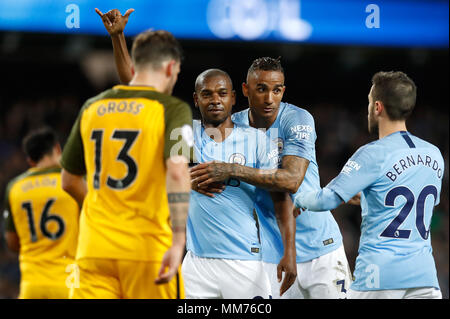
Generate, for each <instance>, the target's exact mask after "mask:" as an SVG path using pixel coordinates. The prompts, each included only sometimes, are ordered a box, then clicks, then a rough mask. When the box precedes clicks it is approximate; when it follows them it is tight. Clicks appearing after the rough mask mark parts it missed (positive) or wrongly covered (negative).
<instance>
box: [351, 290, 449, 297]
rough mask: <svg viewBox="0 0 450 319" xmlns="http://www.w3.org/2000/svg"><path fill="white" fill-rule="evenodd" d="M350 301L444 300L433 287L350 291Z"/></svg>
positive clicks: (439, 292)
mask: <svg viewBox="0 0 450 319" xmlns="http://www.w3.org/2000/svg"><path fill="white" fill-rule="evenodd" d="M347 298H348V299H442V293H441V291H440V290H439V289H436V288H432V287H425V288H409V289H391V290H370V291H357V290H352V289H349V291H348V293H347Z"/></svg>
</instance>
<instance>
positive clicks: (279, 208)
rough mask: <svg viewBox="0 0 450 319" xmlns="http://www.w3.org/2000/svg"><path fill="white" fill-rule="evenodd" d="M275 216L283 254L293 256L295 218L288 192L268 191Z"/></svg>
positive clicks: (294, 249)
mask: <svg viewBox="0 0 450 319" xmlns="http://www.w3.org/2000/svg"><path fill="white" fill-rule="evenodd" d="M270 195H271V197H272V201H273V205H274V209H275V216H276V219H277V223H278V228H279V229H280V233H281V239H282V241H283V246H284V255H285V256H287V255H289V256H293V257H294V256H295V253H296V248H295V226H296V224H295V218H294V216H293V215H292V201H291V199H290V197H289V194H288V193H278V192H271V193H270Z"/></svg>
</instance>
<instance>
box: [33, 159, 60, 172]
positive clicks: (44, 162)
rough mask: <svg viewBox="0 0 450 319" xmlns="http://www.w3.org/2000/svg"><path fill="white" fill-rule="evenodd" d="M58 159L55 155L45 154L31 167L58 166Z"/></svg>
mask: <svg viewBox="0 0 450 319" xmlns="http://www.w3.org/2000/svg"><path fill="white" fill-rule="evenodd" d="M58 166H59V161H58V158H57V157H54V156H45V157H43V158H42V159H41V160H40V161H39V162H37V163H36V165H34V166H33V168H39V169H46V168H50V167H58Z"/></svg>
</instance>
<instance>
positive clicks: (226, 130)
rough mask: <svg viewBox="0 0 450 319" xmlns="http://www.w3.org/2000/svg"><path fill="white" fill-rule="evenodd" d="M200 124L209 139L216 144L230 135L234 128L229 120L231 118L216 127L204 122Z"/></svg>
mask: <svg viewBox="0 0 450 319" xmlns="http://www.w3.org/2000/svg"><path fill="white" fill-rule="evenodd" d="M202 122H203V127H204V128H205V131H206V133H207V134H208V135H209V137H210V138H211V139H213V140H214V141H215V142H218V143H220V142H223V141H224V140H225V139H226V138H227V137H228V136H229V135H230V134H231V132H232V130H233V128H234V123H233V121H232V120H231V116H229V117H227V119H226V120H225V121H223V122H222V123H220V124H217V125H216V124H213V123H205V122H204V121H202Z"/></svg>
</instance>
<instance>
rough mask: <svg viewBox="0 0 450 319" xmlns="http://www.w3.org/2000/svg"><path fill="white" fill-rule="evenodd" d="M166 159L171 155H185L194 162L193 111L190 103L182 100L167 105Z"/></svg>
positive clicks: (165, 115) (165, 118)
mask: <svg viewBox="0 0 450 319" xmlns="http://www.w3.org/2000/svg"><path fill="white" fill-rule="evenodd" d="M164 120H165V137H164V139H165V143H164V159H168V158H169V157H171V156H177V155H182V156H185V157H186V158H187V159H188V161H189V162H194V161H195V158H194V152H193V146H194V134H193V131H192V111H191V108H190V107H189V105H188V104H186V103H184V102H181V103H176V104H171V105H168V106H166V107H165V114H164Z"/></svg>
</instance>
